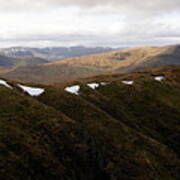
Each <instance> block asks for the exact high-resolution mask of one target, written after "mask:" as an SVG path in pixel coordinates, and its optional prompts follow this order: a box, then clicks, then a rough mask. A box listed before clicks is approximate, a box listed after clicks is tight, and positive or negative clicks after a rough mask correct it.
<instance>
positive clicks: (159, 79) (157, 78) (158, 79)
mask: <svg viewBox="0 0 180 180" xmlns="http://www.w3.org/2000/svg"><path fill="white" fill-rule="evenodd" d="M154 79H155V80H156V81H162V80H164V79H165V78H164V77H163V76H156V77H155V78H154Z"/></svg>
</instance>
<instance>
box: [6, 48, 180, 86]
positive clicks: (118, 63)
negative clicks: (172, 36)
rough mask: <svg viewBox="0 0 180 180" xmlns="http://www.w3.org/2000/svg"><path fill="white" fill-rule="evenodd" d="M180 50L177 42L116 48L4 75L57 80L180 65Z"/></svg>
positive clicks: (26, 79)
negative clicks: (169, 44) (165, 44)
mask: <svg viewBox="0 0 180 180" xmlns="http://www.w3.org/2000/svg"><path fill="white" fill-rule="evenodd" d="M179 49H180V46H179V45H174V46H164V47H138V48H130V49H123V50H116V51H112V52H108V53H105V54H99V55H90V56H83V57H79V58H70V59H66V60H60V61H55V62H51V63H47V64H44V65H35V66H33V67H28V66H24V67H20V68H17V69H15V70H14V71H11V72H9V73H5V74H4V75H3V76H4V77H5V78H9V79H12V80H17V81H22V82H34V83H53V82H62V81H64V80H68V79H69V80H72V79H76V78H80V77H82V78H83V77H84V78H85V77H89V76H92V75H99V74H110V73H117V72H122V73H123V72H134V71H138V70H143V69H149V68H153V67H158V66H163V65H179V64H180V50H179ZM31 71H32V72H31ZM86 72H87V73H86Z"/></svg>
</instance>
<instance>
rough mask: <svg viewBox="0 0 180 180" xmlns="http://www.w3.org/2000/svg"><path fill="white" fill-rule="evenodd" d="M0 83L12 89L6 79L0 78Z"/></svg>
mask: <svg viewBox="0 0 180 180" xmlns="http://www.w3.org/2000/svg"><path fill="white" fill-rule="evenodd" d="M0 85H3V86H6V87H7V88H10V89H13V88H12V87H11V86H10V85H9V84H8V83H7V82H6V81H4V80H2V79H0Z"/></svg>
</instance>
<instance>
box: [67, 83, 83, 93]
mask: <svg viewBox="0 0 180 180" xmlns="http://www.w3.org/2000/svg"><path fill="white" fill-rule="evenodd" d="M79 90H80V86H78V85H75V86H71V87H66V88H65V91H67V92H69V93H71V94H76V95H79Z"/></svg>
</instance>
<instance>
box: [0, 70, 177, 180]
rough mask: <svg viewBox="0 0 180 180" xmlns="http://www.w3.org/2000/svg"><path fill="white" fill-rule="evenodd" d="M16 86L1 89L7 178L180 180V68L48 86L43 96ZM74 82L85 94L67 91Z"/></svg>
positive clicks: (2, 169)
mask: <svg viewBox="0 0 180 180" xmlns="http://www.w3.org/2000/svg"><path fill="white" fill-rule="evenodd" d="M154 76H164V77H165V80H163V81H161V82H159V81H155V80H154ZM122 80H134V84H133V85H125V84H122V83H121V81H122ZM102 81H103V82H104V81H107V82H108V84H107V85H103V86H102V85H101V86H99V87H98V88H96V89H95V90H93V89H91V88H89V87H88V86H87V85H86V84H87V83H88V82H102ZM9 83H11V85H12V86H13V87H14V89H13V90H11V89H8V88H6V87H4V86H2V85H0V179H5V180H6V179H7V180H11V179H12V180H14V179H15V180H17V179H18V180H19V179H20V180H21V179H22V180H24V179H29V180H30V179H33V180H34V179H37V180H40V179H53V180H54V179H58V180H59V179H62V180H95V179H97V180H101V179H102V180H176V179H179V178H180V176H179V166H180V160H179V155H180V153H179V149H178V148H179V139H180V137H179V136H180V133H179V132H180V126H179V121H180V95H179V90H180V67H164V68H157V69H152V70H149V71H141V72H138V73H132V74H123V75H122V74H116V75H115V74H114V75H112V76H111V75H107V76H97V77H92V78H87V79H81V80H77V81H74V82H67V83H66V82H64V83H63V84H54V85H47V86H42V85H41V87H44V88H45V93H44V94H42V95H41V96H39V97H36V98H35V97H30V96H28V95H27V94H25V93H23V92H22V91H21V90H20V89H19V88H17V87H16V83H15V82H9ZM71 84H72V85H73V84H79V85H80V86H81V90H80V94H79V95H73V94H69V93H67V92H65V91H64V88H65V87H67V86H70V85H71Z"/></svg>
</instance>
